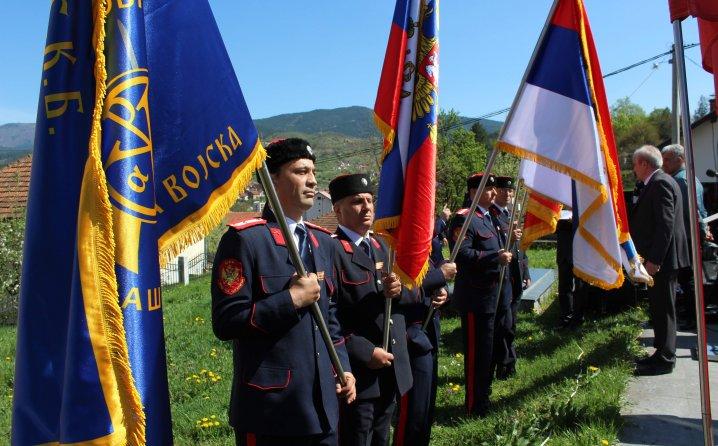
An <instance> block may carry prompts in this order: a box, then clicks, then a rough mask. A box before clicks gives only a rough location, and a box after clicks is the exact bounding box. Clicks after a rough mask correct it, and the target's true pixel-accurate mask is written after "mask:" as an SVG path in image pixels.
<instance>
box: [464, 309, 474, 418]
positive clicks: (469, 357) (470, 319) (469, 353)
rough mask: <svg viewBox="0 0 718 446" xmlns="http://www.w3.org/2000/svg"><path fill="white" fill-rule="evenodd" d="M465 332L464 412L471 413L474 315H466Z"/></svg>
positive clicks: (472, 400)
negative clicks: (466, 335)
mask: <svg viewBox="0 0 718 446" xmlns="http://www.w3.org/2000/svg"><path fill="white" fill-rule="evenodd" d="M466 331H468V333H467V334H468V337H467V346H466V410H467V411H468V412H471V410H472V409H473V408H474V379H475V371H474V367H475V362H474V350H475V349H476V336H475V335H476V330H475V321H474V313H471V312H469V313H468V314H467V315H466Z"/></svg>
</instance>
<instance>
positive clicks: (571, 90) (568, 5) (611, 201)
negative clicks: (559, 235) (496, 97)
mask: <svg viewBox="0 0 718 446" xmlns="http://www.w3.org/2000/svg"><path fill="white" fill-rule="evenodd" d="M498 147H499V148H500V149H501V150H504V151H506V152H509V153H512V154H514V155H516V156H519V157H521V158H523V159H524V161H523V162H522V167H521V177H522V178H524V181H525V184H526V187H527V188H528V189H529V191H530V193H531V195H530V196H529V197H530V200H529V203H528V204H527V210H529V214H528V215H527V221H532V219H533V223H534V225H535V226H534V229H535V231H534V233H533V234H530V235H531V237H534V238H535V236H536V234H537V233H539V232H541V230H547V229H548V228H551V230H553V229H555V221H556V219H557V218H558V212H559V211H560V206H559V204H560V203H563V204H565V205H567V206H573V218H574V220H575V219H577V220H578V225H577V230H576V234H575V236H574V242H573V262H574V272H575V274H576V275H577V276H578V277H580V278H581V279H583V280H585V281H586V282H588V283H590V284H592V285H595V286H599V287H601V288H604V289H611V288H617V287H619V286H621V284H622V283H623V278H624V276H623V271H622V268H621V264H622V263H624V264H625V265H626V266H627V268H628V269H629V273H630V274H631V276H632V277H633V276H637V277H639V278H640V277H641V267H640V263H639V262H638V258H637V256H636V253H635V249H634V248H633V242H632V241H631V238H630V235H629V231H628V219H627V217H626V207H625V203H624V200H623V185H622V183H621V175H620V168H619V164H618V156H617V151H616V144H615V141H614V138H613V129H612V127H611V117H610V114H609V110H608V106H607V103H606V94H605V91H604V86H603V79H602V76H601V67H600V65H599V63H598V57H597V55H596V50H595V46H594V43H593V37H592V35H591V28H590V26H589V23H588V17H587V15H586V11H585V9H584V6H583V2H582V1H581V0H556V2H555V3H554V6H553V9H552V14H551V15H550V17H549V21H548V22H547V25H546V28H545V29H544V32H543V34H542V37H541V39H540V40H539V42H538V44H537V47H536V51H535V53H534V58H533V60H532V62H531V64H530V65H529V67H528V68H527V74H526V80H525V82H524V83H523V84H522V85H521V86H520V89H519V92H518V94H517V96H516V99H515V101H514V105H513V107H512V110H511V112H510V115H509V118H508V119H507V121H506V123H505V124H504V127H503V129H502V133H501V135H500V136H499V138H498ZM572 181H573V184H574V186H572ZM574 187H575V193H572V189H573V188H574ZM622 248H623V249H622ZM639 280H645V281H648V278H647V277H646V278H644V279H639Z"/></svg>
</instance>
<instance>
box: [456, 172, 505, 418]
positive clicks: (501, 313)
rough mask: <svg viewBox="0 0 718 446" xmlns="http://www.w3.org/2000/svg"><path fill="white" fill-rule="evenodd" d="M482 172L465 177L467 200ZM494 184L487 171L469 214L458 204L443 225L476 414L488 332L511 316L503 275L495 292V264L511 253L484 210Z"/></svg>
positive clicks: (482, 393)
mask: <svg viewBox="0 0 718 446" xmlns="http://www.w3.org/2000/svg"><path fill="white" fill-rule="evenodd" d="M482 176H483V174H481V173H478V174H475V175H472V176H471V177H469V178H468V180H467V189H468V191H469V193H468V197H469V199H473V198H474V196H475V195H476V193H477V190H478V187H479V184H480V183H481V178H482ZM494 186H495V180H494V177H493V176H490V177H489V178H488V180H487V182H486V188H485V189H484V191H483V192H482V194H481V196H480V197H479V202H478V204H479V205H478V207H477V208H476V212H475V213H474V215H469V209H460V210H459V211H457V212H456V215H455V216H454V218H453V219H452V220H451V223H450V225H449V234H450V241H449V245H450V246H451V248H452V249H453V246H454V245H455V244H456V243H459V244H460V247H459V251H458V255H457V257H456V266H457V269H458V272H457V274H456V283H455V286H454V295H453V299H454V302H455V303H456V307H457V309H458V310H459V314H460V315H461V329H462V334H463V338H464V376H465V379H466V381H465V382H466V400H465V403H466V410H467V412H468V413H469V414H470V415H476V416H479V417H483V416H486V414H487V412H488V410H489V395H490V393H491V382H492V380H493V377H492V373H491V372H492V370H491V365H492V362H493V361H492V359H493V352H494V342H495V339H494V332H495V329H496V326H501V325H502V324H504V323H505V318H506V317H510V315H511V311H510V304H511V293H512V291H511V282H510V281H509V275H508V274H507V275H505V276H504V282H503V287H502V291H501V296H499V293H498V288H499V286H498V285H499V283H498V282H499V274H500V269H501V266H503V265H508V264H509V263H511V259H512V255H511V253H510V252H508V251H505V250H504V249H503V234H502V233H501V230H500V228H499V222H498V220H496V219H495V218H494V217H493V216H492V215H491V213H490V212H489V207H490V206H491V202H492V201H493V199H494V197H495V196H496V189H495V187H494ZM466 219H470V222H469V226H468V229H467V231H466V236H465V237H464V239H463V240H459V239H458V237H459V234H460V232H461V227H462V225H463V223H464V221H465V220H466Z"/></svg>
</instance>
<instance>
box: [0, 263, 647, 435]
mask: <svg viewBox="0 0 718 446" xmlns="http://www.w3.org/2000/svg"><path fill="white" fill-rule="evenodd" d="M544 254H545V253H544ZM544 254H541V255H544ZM529 255H532V253H529ZM545 255H549V256H550V254H545ZM538 257H539V254H534V256H532V257H531V260H532V264H533V262H534V258H536V259H538ZM537 261H538V260H537ZM163 302H164V306H165V333H166V338H167V362H168V367H167V368H168V376H169V385H170V393H171V399H172V400H171V401H172V422H173V429H174V436H175V443H176V444H178V445H194V444H202V445H231V444H234V443H233V442H234V439H233V433H232V430H231V428H230V427H229V426H228V425H227V413H226V408H227V402H228V399H229V392H230V385H231V380H232V353H231V347H230V344H228V343H224V342H221V341H218V340H217V339H216V338H215V337H214V335H213V334H212V329H211V320H210V297H209V278H208V277H207V276H205V277H201V278H198V279H195V280H193V281H192V282H191V284H190V285H189V286H187V287H180V286H175V287H169V288H166V289H165V290H164V298H163ZM556 313H557V311H556V309H555V308H553V306H551V307H550V308H549V309H548V310H547V311H546V312H544V313H543V314H541V315H536V314H529V313H524V314H521V317H520V319H519V325H518V337H517V347H518V350H519V355H520V359H519V363H518V374H517V376H516V377H514V378H512V379H510V380H507V381H500V382H496V383H495V384H494V387H493V394H492V397H491V398H492V402H493V403H494V411H493V412H492V413H491V414H490V416H489V417H487V418H486V419H482V420H477V419H471V418H466V417H465V415H464V411H463V401H464V393H463V392H464V386H463V384H464V383H463V371H462V367H463V360H462V358H461V356H460V352H461V333H460V328H459V325H460V324H459V320H458V318H447V319H445V320H443V321H442V332H443V335H442V350H441V357H440V367H439V375H440V376H439V391H438V398H437V409H436V418H437V419H436V425H435V426H434V430H433V436H432V444H436V445H451V446H456V445H465V444H467V445H470V444H482V443H485V444H488V445H499V444H501V445H509V444H517V445H518V444H526V445H531V444H539V443H540V442H541V441H543V439H544V438H545V437H546V436H547V435H548V434H549V433H550V434H551V439H550V441H549V443H548V444H550V445H583V444H585V445H599V444H601V440H604V439H605V440H608V441H609V442H611V443H614V442H615V441H616V436H617V433H618V430H619V428H620V417H619V410H620V404H621V394H622V392H623V391H624V389H625V385H626V382H627V379H628V377H629V373H630V358H631V357H632V355H633V354H634V353H635V352H636V348H637V347H636V342H635V338H636V336H637V334H638V326H639V323H640V321H641V320H642V318H643V314H642V313H641V312H640V311H639V310H629V311H626V312H624V313H622V314H619V315H615V316H606V317H603V318H599V319H596V320H593V321H588V322H587V323H586V324H585V325H584V326H583V328H582V329H581V330H579V331H575V332H568V333H566V332H560V333H556V332H554V331H552V329H551V327H552V326H553V325H554V324H555V323H556V320H557V314H556ZM14 349H15V329H14V328H12V327H0V373H1V379H0V387H1V388H0V438H9V436H8V434H9V430H10V405H11V404H10V403H11V394H12V376H13V369H14ZM457 355H458V356H457ZM589 366H592V367H597V368H598V369H597V370H595V371H593V372H588V373H587V370H588V368H589ZM592 370H593V369H592ZM209 372H212V374H211V375H210V373H209ZM213 376H214V377H215V379H214V380H213V379H212V377H213ZM577 383H578V384H577ZM577 385H578V390H577V391H576V395H575V396H574V397H573V398H570V395H571V393H572V392H574V391H575V390H576V387H577ZM569 401H570V402H569ZM204 418H206V419H207V421H205V422H204V423H205V426H206V427H202V423H203V421H202V420H203V419H204ZM214 422H216V423H218V425H217V426H215V425H214ZM210 423H211V424H212V425H211V426H208V424H210ZM198 424H199V425H198ZM512 435H513V437H512ZM498 436H502V437H501V438H500V437H498ZM521 439H523V440H527V442H524V443H522V442H520V441H519V440H521ZM1 442H2V441H1V440H0V443H1Z"/></svg>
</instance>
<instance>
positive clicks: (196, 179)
mask: <svg viewBox="0 0 718 446" xmlns="http://www.w3.org/2000/svg"><path fill="white" fill-rule="evenodd" d="M188 173H191V174H192V176H193V177H194V181H190V179H189V178H188V177H187V174H188ZM182 179H183V180H184V184H186V185H187V186H189V187H191V188H192V189H197V188H198V187H199V172H197V169H195V168H194V167H192V166H184V167H183V168H182Z"/></svg>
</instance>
